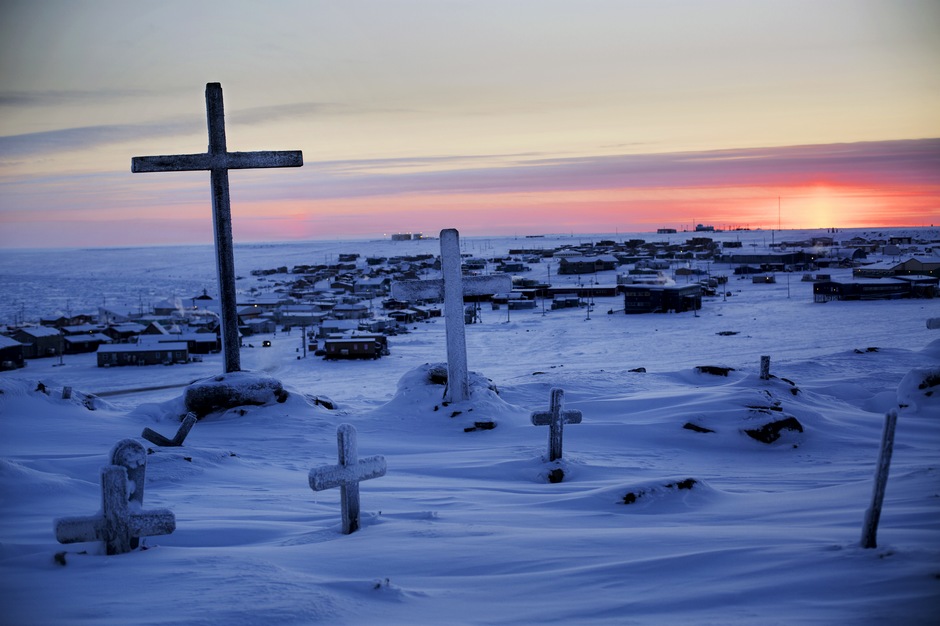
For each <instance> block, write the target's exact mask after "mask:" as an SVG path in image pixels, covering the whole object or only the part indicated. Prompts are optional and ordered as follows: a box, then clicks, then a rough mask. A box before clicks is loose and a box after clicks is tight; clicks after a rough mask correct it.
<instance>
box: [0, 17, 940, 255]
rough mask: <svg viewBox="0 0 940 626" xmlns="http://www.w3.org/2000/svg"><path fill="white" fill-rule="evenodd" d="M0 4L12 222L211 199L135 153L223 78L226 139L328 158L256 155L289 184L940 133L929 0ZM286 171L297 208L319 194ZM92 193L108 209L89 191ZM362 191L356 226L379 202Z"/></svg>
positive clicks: (173, 135) (34, 227)
mask: <svg viewBox="0 0 940 626" xmlns="http://www.w3.org/2000/svg"><path fill="white" fill-rule="evenodd" d="M0 11H2V19H0V224H2V225H3V229H2V230H3V231H4V232H5V233H7V234H5V235H4V234H0V245H18V244H21V243H22V242H24V241H36V240H37V236H38V233H39V232H40V231H45V232H48V231H49V229H50V228H51V229H56V228H57V224H61V227H62V228H63V229H64V228H66V227H68V226H71V227H74V228H72V230H71V233H72V236H76V233H80V232H85V230H86V229H87V228H86V227H87V224H88V223H93V222H106V223H99V224H97V226H98V227H99V228H98V231H99V232H100V229H101V228H115V229H117V230H115V232H116V233H120V232H121V231H120V230H119V227H120V225H118V226H114V225H113V224H114V223H115V222H114V219H115V216H116V215H122V216H123V217H121V219H131V218H129V217H127V216H126V211H131V212H133V211H138V210H140V211H159V210H160V207H164V206H165V203H167V202H168V200H167V198H168V197H169V196H170V195H172V194H178V195H177V196H175V197H178V198H179V203H180V204H181V205H191V204H193V203H195V202H196V201H197V199H198V200H199V201H202V200H204V196H205V193H207V192H205V191H204V190H203V189H202V187H201V184H202V178H200V177H199V176H198V175H192V176H170V177H167V176H161V177H159V178H160V180H157V179H156V178H153V179H152V178H149V177H148V178H146V179H145V180H140V179H138V178H137V177H133V178H132V177H131V176H130V174H129V163H130V157H131V156H135V155H143V154H165V153H181V152H199V151H203V150H205V144H206V137H205V109H204V106H205V104H204V96H203V90H204V87H205V84H206V83H207V82H221V83H222V85H223V89H224V91H225V101H226V113H227V122H228V136H229V149H231V150H254V149H301V150H303V152H304V156H305V161H306V162H307V166H306V167H305V170H314V169H316V166H317V164H318V163H324V167H322V168H320V170H319V171H317V172H313V171H305V172H304V173H303V174H295V173H292V172H266V173H263V174H262V173H258V174H248V175H247V176H248V178H246V179H245V180H246V181H250V184H251V185H253V186H255V187H256V188H258V189H263V188H264V187H265V186H266V185H271V189H272V194H273V195H274V196H277V194H276V193H274V189H276V188H277V187H278V186H279V185H281V184H282V183H283V184H284V185H293V184H294V183H297V181H298V180H302V181H304V183H305V184H308V185H314V184H320V185H328V186H333V187H342V185H343V183H344V181H346V180H347V178H348V176H349V172H350V171H354V172H355V173H356V175H357V177H358V178H357V181H358V184H364V185H366V186H368V185H369V182H368V180H366V179H367V178H368V175H369V174H373V175H375V176H381V177H382V179H381V180H383V181H386V182H387V180H388V177H390V176H393V177H394V176H399V177H401V178H400V180H401V181H402V184H404V185H406V186H407V185H409V184H412V183H410V182H408V181H418V180H419V179H416V178H413V177H414V176H416V175H420V176H423V177H424V178H425V179H426V178H427V175H428V174H429V173H434V172H440V171H442V170H443V171H458V172H459V171H471V172H477V171H479V170H480V169H481V168H485V169H486V170H488V171H498V172H499V173H500V176H505V177H511V176H512V175H513V171H514V169H515V168H518V167H520V166H532V165H534V164H537V163H541V164H544V163H545V160H546V159H549V160H550V159H573V158H584V159H597V158H601V157H616V158H619V157H624V156H636V155H662V154H674V153H686V152H698V151H715V150H725V149H734V150H740V149H766V148H776V147H783V146H795V145H810V144H833V143H846V142H849V143H851V142H884V141H896V140H909V139H923V138H933V137H940V36H938V35H940V2H936V1H935V0H921V1H913V0H885V1H872V0H856V1H849V0H840V1H826V2H819V1H814V2H808V1H801V0H786V1H784V0H768V1H729V0H715V1H709V2H703V1H697V0H666V1H662V2H638V1H629V0H625V1H620V2H613V1H594V0H566V1H559V0H524V1H523V0H503V1H499V2H496V1H487V0H482V1H480V0H477V1H473V2H471V1H446V0H438V1H415V0H411V1H406V0H386V1H378V0H373V1H371V2H363V1H344V2H323V1H273V2H265V3H260V2H245V1H224V2H223V1H217V0H208V1H202V2H193V1H191V0H187V1H182V2H178V1H165V2H151V3H133V2H116V1H110V0H99V1H93V2H74V1H49V0H39V1H36V0H31V1H29V2H19V1H12V2H11V1H7V2H5V3H4V4H3V6H2V9H0ZM928 156H931V157H935V156H937V155H935V154H934V153H933V152H930V153H929V154H928ZM336 162H341V163H343V166H342V167H337V165H336ZM657 163H660V164H661V163H662V160H661V159H660V160H659V161H657ZM327 164H328V166H327ZM657 167H660V165H658V166H657ZM292 176H293V178H292ZM918 176H921V175H920V174H918ZM928 178H929V176H928ZM921 182H923V181H921ZM927 182H930V181H929V180H928V181H927ZM933 182H934V183H936V182H937V181H933ZM246 184H249V183H246ZM70 185H71V187H70ZM413 185H419V182H414V183H413ZM70 189H71V190H72V193H71V194H70ZM410 190H411V192H412V193H421V190H420V188H417V187H414V186H413V187H411V188H410ZM532 191H533V192H540V191H541V188H538V187H536V188H533V189H532ZM95 193H97V196H95V197H91V196H92V194H95ZM342 193H344V194H346V195H347V196H348V197H350V198H354V197H356V194H357V193H358V192H357V191H356V189H346V190H345V191H343V192H342ZM168 194H169V195H168ZM234 194H235V191H234V190H233V200H236V201H237V195H234ZM310 194H311V196H315V195H317V192H316V190H313V189H311V190H310ZM292 195H293V197H292V200H293V201H295V209H293V210H296V211H307V212H312V211H321V212H322V210H323V208H322V207H317V208H311V207H307V208H306V209H298V208H296V206H297V205H296V203H297V202H301V201H302V200H303V199H304V192H303V191H302V190H297V191H295V192H292ZM76 196H80V197H78V198H76ZM95 202H97V203H99V206H100V207H101V211H102V212H97V213H96V212H89V211H90V210H89V209H87V208H84V207H87V206H89V205H91V204H94V203H95ZM155 202H160V203H163V204H157V205H155V204H154V203H155ZM377 202H381V200H379V201H377ZM510 204H511V203H510ZM387 205H388V206H392V207H394V206H399V205H397V204H396V203H395V202H394V201H392V200H391V199H390V200H389V202H388V203H387ZM507 206H508V205H507ZM70 207H73V208H74V210H73V211H71V212H70V211H69V208H70ZM109 210H110V211H111V213H108V211H109ZM331 210H332V209H331ZM344 210H345V209H342V208H339V207H338V208H336V211H337V216H338V217H337V220H336V223H337V224H338V223H342V224H344V225H345V226H344V228H346V229H347V230H348V229H350V228H353V229H354V228H355V224H356V220H357V219H360V218H362V217H363V215H368V210H367V209H366V208H363V207H362V206H359V207H358V208H357V209H356V211H358V213H356V212H349V211H346V213H343V211H344ZM376 210H381V209H380V208H377V209H376ZM389 210H390V211H394V210H395V209H389ZM363 211H366V213H365V214H363V213H362V212H363ZM340 213H342V215H341V216H340V215H339V214H340ZM357 216H358V217H357ZM385 217H386V220H385V221H386V222H387V223H388V224H394V223H395V220H394V216H393V215H387V216H385ZM425 219H427V217H425ZM605 219H608V218H605ZM631 219H632V217H631V216H630V215H626V214H625V217H624V224H622V226H623V227H624V228H628V227H629V222H630V220H631ZM360 221H363V220H361V219H360ZM608 222H609V219H608ZM125 226H126V224H125ZM432 226H433V225H432ZM610 226H613V224H610ZM363 227H368V228H373V227H375V224H371V223H369V220H368V219H365V220H364V223H363ZM402 227H403V228H414V229H420V228H423V227H424V226H423V225H422V224H411V225H405V224H403V225H402ZM180 228H181V229H182V230H181V231H180V232H181V238H182V239H185V236H184V235H185V223H184V222H183V221H180ZM565 230H567V228H565ZM366 232H368V233H370V234H371V233H372V232H373V231H371V230H363V231H362V233H366ZM85 234H86V235H87V234H88V233H87V232H86V233H85ZM260 234H264V233H259V236H260ZM335 234H339V233H335ZM349 234H355V233H349ZM248 235H250V233H249V234H248ZM82 236H85V235H82ZM88 241H89V242H92V240H91V239H89V240H88Z"/></svg>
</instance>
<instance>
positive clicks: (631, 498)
mask: <svg viewBox="0 0 940 626" xmlns="http://www.w3.org/2000/svg"><path fill="white" fill-rule="evenodd" d="M696 483H698V481H697V480H695V479H694V478H686V479H685V480H678V481H676V482H674V483H667V484H665V485H663V488H665V489H679V490H682V489H692V487H694V486H695V484H696ZM656 491H659V487H651V488H649V489H641V490H640V491H629V492H627V493H626V494H625V495H624V496H623V503H624V504H633V503H635V502H636V501H637V500H638V499H640V498H642V497H643V496H645V495H646V494H647V493H653V492H656Z"/></svg>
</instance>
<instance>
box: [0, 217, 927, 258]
mask: <svg viewBox="0 0 940 626" xmlns="http://www.w3.org/2000/svg"><path fill="white" fill-rule="evenodd" d="M702 225H706V226H711V225H708V224H705V223H704V222H702ZM663 228H671V227H666V226H664V227H663ZM930 229H937V230H940V225H934V224H930V225H920V226H877V225H873V226H851V227H846V228H840V227H838V226H831V227H807V228H763V227H755V228H744V227H736V228H718V227H715V230H688V229H678V228H677V229H675V232H670V233H659V232H657V231H652V230H617V229H615V230H613V231H592V232H567V233H562V232H554V233H529V234H525V235H520V234H512V235H507V234H464V233H461V237H462V238H463V239H522V240H525V239H542V238H545V239H550V238H553V239H571V238H575V237H609V236H614V237H620V236H623V235H666V234H670V235H678V234H703V235H707V234H716V233H739V232H773V233H784V232H825V233H831V234H837V233H840V232H858V231H869V230H890V231H899V230H930ZM458 230H459V229H458ZM395 234H412V235H421V237H420V238H418V239H406V240H394V239H392V235H391V234H385V235H384V236H382V237H376V236H354V235H350V236H345V237H323V238H315V239H280V240H270V239H269V240H257V241H254V240H248V241H235V242H233V243H234V246H235V247H236V248H237V247H243V246H273V245H303V244H308V243H324V242H336V243H343V242H383V241H384V242H388V243H393V242H394V243H395V244H405V245H407V243H408V242H414V241H437V240H438V235H439V233H435V234H433V235H432V234H430V233H427V236H425V234H426V233H425V232H424V231H399V232H397V233H395ZM203 246H210V247H214V246H215V243H214V242H212V241H207V242H200V243H194V242H188V243H149V244H127V245H113V244H111V245H101V246H94V245H81V246H50V247H37V246H22V247H20V246H0V253H2V252H11V251H17V252H30V251H36V252H39V251H56V250H62V251H76V250H96V251H102V250H132V249H135V248H184V247H203Z"/></svg>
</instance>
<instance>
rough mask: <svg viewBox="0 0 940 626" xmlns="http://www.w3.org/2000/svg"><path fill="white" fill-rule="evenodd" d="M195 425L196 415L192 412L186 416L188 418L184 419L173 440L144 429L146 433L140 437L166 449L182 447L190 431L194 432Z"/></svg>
mask: <svg viewBox="0 0 940 626" xmlns="http://www.w3.org/2000/svg"><path fill="white" fill-rule="evenodd" d="M195 423H196V414H195V413H193V412H192V411H190V412H189V413H187V414H186V417H184V418H183V423H182V424H180V427H179V430H177V431H176V436H175V437H173V438H172V439H167V438H166V437H164V436H163V435H161V434H160V433H158V432H157V431H155V430H151V429H149V428H144V432H142V433H140V436H141V437H143V438H144V439H146V440H147V441H149V442H150V443H152V444H155V445H158V446H162V447H165V448H168V447H173V446H181V445H183V442H184V441H185V440H186V436H187V435H189V431H190V430H192V428H193V425H194V424H195Z"/></svg>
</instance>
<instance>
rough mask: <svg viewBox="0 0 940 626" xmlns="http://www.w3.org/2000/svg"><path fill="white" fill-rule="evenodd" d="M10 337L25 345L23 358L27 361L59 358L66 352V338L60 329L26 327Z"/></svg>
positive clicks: (17, 330) (12, 333)
mask: <svg viewBox="0 0 940 626" xmlns="http://www.w3.org/2000/svg"><path fill="white" fill-rule="evenodd" d="M9 336H10V337H11V338H12V339H15V340H16V341H18V342H20V343H21V344H22V345H23V357H24V358H27V359H38V358H41V357H47V356H58V355H60V354H62V353H63V351H64V350H65V336H64V335H63V334H62V332H61V331H60V330H59V329H58V328H51V327H49V326H24V327H23V328H17V329H15V330H14V331H13V332H11V333H10V334H9Z"/></svg>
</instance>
